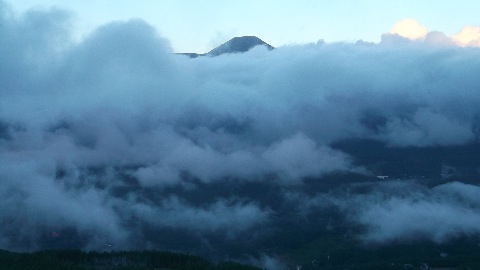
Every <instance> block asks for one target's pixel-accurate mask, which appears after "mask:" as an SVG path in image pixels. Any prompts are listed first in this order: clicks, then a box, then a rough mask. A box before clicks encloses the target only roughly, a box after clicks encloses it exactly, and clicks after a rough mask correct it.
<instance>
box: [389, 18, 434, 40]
mask: <svg viewBox="0 0 480 270" xmlns="http://www.w3.org/2000/svg"><path fill="white" fill-rule="evenodd" d="M390 33H391V34H397V35H400V36H402V37H405V38H408V39H412V40H416V39H423V38H425V36H426V35H427V33H428V29H427V28H426V27H425V26H423V25H420V24H419V23H418V22H417V21H416V20H415V19H412V18H408V19H404V20H401V21H398V22H397V23H395V24H394V25H393V26H392V29H390Z"/></svg>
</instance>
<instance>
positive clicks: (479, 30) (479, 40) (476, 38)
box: [452, 26, 480, 47]
mask: <svg viewBox="0 0 480 270" xmlns="http://www.w3.org/2000/svg"><path fill="white" fill-rule="evenodd" d="M452 40H453V41H454V42H455V43H457V44H458V45H460V46H464V47H480V27H479V26H465V27H463V28H462V30H460V31H459V32H458V33H456V34H454V35H453V36H452Z"/></svg>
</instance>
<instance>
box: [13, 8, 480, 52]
mask: <svg viewBox="0 0 480 270" xmlns="http://www.w3.org/2000/svg"><path fill="white" fill-rule="evenodd" d="M8 3H9V4H10V5H12V6H13V7H14V8H15V10H16V11H18V12H22V11H25V10H27V9H29V8H37V9H38V8H43V9H45V8H47V9H48V8H51V7H56V8H62V9H66V10H69V11H71V12H73V13H74V14H75V18H74V19H73V20H72V21H73V24H74V26H75V27H74V32H75V33H74V34H75V35H76V36H77V38H79V39H81V38H82V37H84V36H85V35H87V34H88V33H90V32H91V31H93V30H94V29H95V28H96V27H98V26H99V25H102V24H105V23H108V22H111V21H115V20H129V19H132V18H140V19H143V20H145V21H146V22H147V23H148V24H150V25H152V26H153V27H154V28H155V29H156V31H157V32H158V34H159V35H161V36H163V37H165V38H167V39H168V40H169V41H170V43H171V46H172V47H173V50H174V51H175V52H196V53H205V52H208V51H209V50H211V49H212V48H214V47H216V46H218V45H220V44H222V43H223V42H225V41H227V40H229V39H230V38H233V37H235V36H244V35H254V36H258V37H260V38H261V39H263V40H264V41H265V42H267V43H269V44H271V45H273V46H274V47H278V46H283V45H288V44H304V43H311V42H317V41H318V40H320V39H324V40H325V41H327V42H339V41H347V42H355V41H357V40H360V39H361V40H364V41H371V42H379V41H380V38H381V35H382V34H383V33H386V32H389V31H390V29H391V28H392V26H393V25H394V24H395V23H396V22H398V21H400V20H403V19H407V18H413V19H415V20H417V22H419V23H420V24H421V25H423V26H425V27H426V28H427V29H428V30H429V31H441V32H443V33H445V35H447V36H452V35H454V34H455V33H457V32H459V31H460V30H461V29H462V28H463V27H465V26H479V25H480V18H479V17H478V13H477V12H476V11H477V10H480V2H479V1H475V0H459V1H455V3H453V2H452V1H448V0H439V1H430V0H418V1H414V0H405V1H378V0H358V1H356V0H339V1H315V0H300V1H273V0H265V1H253V0H243V1H216V0H207V1H186V0H180V1H174V0H165V1H155V0H144V1H141V2H134V1H129V0H102V1H82V0H70V1H61V0H15V1H8Z"/></svg>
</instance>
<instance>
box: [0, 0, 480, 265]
mask: <svg viewBox="0 0 480 270" xmlns="http://www.w3.org/2000/svg"><path fill="white" fill-rule="evenodd" d="M175 2H177V1H175ZM437 2H438V1H435V3H437ZM8 3H9V4H12V5H13V6H16V5H20V4H13V1H10V2H5V1H2V0H0V37H1V39H2V41H1V42H0V97H1V98H0V205H1V206H2V207H0V228H1V229H0V249H8V250H22V251H24V250H37V249H41V248H81V249H85V250H92V249H96V250H103V249H102V248H104V247H105V244H106V243H112V244H114V246H115V248H117V249H120V250H124V249H167V248H170V249H176V250H184V251H192V250H193V251H202V252H203V251H205V252H207V251H208V252H211V254H212V253H218V250H224V249H223V248H224V247H231V245H237V244H238V245H240V248H239V249H240V250H242V248H243V250H244V251H251V250H252V248H251V247H252V245H253V244H256V245H257V246H258V247H261V246H262V245H263V244H262V243H264V242H262V241H263V240H265V239H267V240H268V239H269V238H268V237H271V236H272V235H274V236H276V235H275V234H276V233H277V232H278V231H281V229H282V228H283V227H282V224H283V226H285V223H281V222H279V221H278V216H282V214H285V213H295V214H294V215H292V220H290V221H292V223H288V222H287V223H286V224H287V225H288V224H300V223H296V222H297V221H298V220H305V219H304V218H305V217H306V216H309V215H311V216H314V217H315V219H313V223H308V224H309V225H311V226H305V227H302V228H307V227H309V228H320V229H322V230H327V231H328V230H329V228H331V227H334V228H337V227H338V228H342V226H343V225H342V224H345V222H339V223H336V221H335V220H329V219H328V217H324V216H322V215H323V214H324V213H325V212H329V211H326V210H325V207H326V206H328V207H332V208H334V209H335V211H338V216H341V217H342V218H343V219H344V220H343V221H345V220H347V221H348V222H349V223H348V224H350V225H351V226H354V227H355V226H362V228H364V230H363V229H362V230H360V231H357V230H353V231H352V232H357V233H358V235H355V237H358V238H359V239H363V240H364V241H366V242H367V243H370V242H381V243H383V242H391V241H397V240H402V239H410V238H418V237H419V238H425V239H429V240H432V241H435V242H442V241H447V240H449V239H451V238H454V237H458V236H472V235H475V236H478V235H480V200H479V198H480V195H479V194H480V188H479V186H478V181H477V182H475V183H471V182H468V181H463V182H462V180H463V179H456V181H453V180H452V179H450V178H442V179H441V183H438V184H437V185H435V186H433V185H430V184H428V185H423V184H421V183H420V182H418V181H416V180H418V179H409V181H387V182H385V183H383V182H381V183H379V182H375V181H373V182H368V183H363V182H362V183H354V184H355V185H353V184H352V185H351V186H348V188H344V187H345V186H344V185H340V186H339V188H338V190H337V192H333V193H331V192H329V191H326V192H309V188H310V185H309V184H310V183H311V182H308V180H312V179H313V180H314V181H318V183H319V185H320V186H321V184H322V182H321V181H325V180H329V179H330V180H331V178H329V177H332V175H333V176H335V175H338V174H336V173H338V172H341V173H345V175H356V176H357V177H359V179H365V178H366V177H367V178H368V177H372V176H373V177H374V176H375V174H374V173H375V172H373V171H370V169H369V168H365V167H362V166H361V165H359V164H357V163H356V162H355V158H356V157H355V156H354V155H353V154H349V153H348V152H347V151H344V150H342V149H341V148H339V147H338V144H339V143H341V142H345V141H369V142H372V141H373V142H376V143H378V144H380V145H382V146H384V147H385V148H387V149H395V150H396V151H399V152H402V151H403V150H406V151H409V150H411V149H417V150H419V149H420V150H422V149H443V150H445V149H446V150H448V149H457V148H455V147H459V149H463V150H465V149H470V148H468V147H470V146H475V147H476V148H475V147H473V148H472V149H473V150H472V151H473V152H474V153H473V154H472V157H478V156H479V154H478V149H479V148H478V145H479V141H480V108H479V106H478V104H480V95H479V94H478V89H479V85H480V78H479V76H478V71H479V70H480V53H479V50H480V48H478V45H479V44H480V36H478V32H477V30H478V25H479V24H478V22H475V21H469V20H467V18H468V14H469V12H472V10H478V9H475V8H474V7H473V5H472V6H469V7H468V8H466V7H464V8H463V9H462V10H464V12H465V16H464V17H462V16H458V18H459V19H458V20H453V19H452V20H449V19H448V18H450V17H449V16H454V15H455V16H454V17H455V18H457V15H458V12H459V11H455V8H456V7H452V8H451V9H450V10H449V12H445V13H444V15H443V20H440V19H439V20H438V21H436V20H435V19H434V18H436V17H428V18H430V20H428V19H427V17H425V18H422V17H421V16H420V15H421V14H413V13H410V12H407V11H403V12H404V13H405V14H403V13H402V14H401V15H399V16H398V18H396V17H395V16H392V15H391V14H390V13H389V12H392V11H391V10H389V9H387V6H385V7H383V8H382V9H383V13H385V14H390V15H388V16H387V15H382V17H383V16H386V17H385V18H388V19H383V20H381V22H382V24H377V23H374V22H373V20H374V19H372V21H371V23H372V24H373V25H375V27H379V29H378V30H374V32H375V33H374V34H375V36H376V37H377V38H378V36H380V39H379V40H378V41H377V42H375V43H368V42H355V39H357V36H354V35H357V34H348V35H347V34H346V33H347V32H348V33H360V34H358V37H360V36H363V35H364V33H363V31H362V30H358V29H363V28H362V27H365V29H369V31H370V29H371V28H369V27H367V26H365V25H364V26H362V27H360V26H359V27H358V28H356V29H355V30H353V29H351V27H352V26H354V25H355V26H358V25H359V24H358V23H357V24H356V23H355V21H358V20H360V18H358V17H360V15H356V16H357V17H350V22H348V23H347V24H345V25H343V26H342V27H337V26H336V25H335V23H330V24H326V23H324V24H322V23H320V22H319V23H318V25H321V24H322V25H326V26H328V29H330V30H332V29H335V30H336V31H337V32H340V33H342V35H345V36H332V37H331V39H332V40H344V39H348V40H351V41H350V42H342V43H339V42H338V43H336V42H316V41H315V39H317V38H327V39H329V38H328V35H327V34H325V33H328V31H327V30H325V31H321V30H319V28H318V26H316V27H315V28H314V27H312V28H309V29H317V30H315V31H316V32H315V34H311V35H312V36H315V39H312V40H313V41H315V42H313V43H308V42H309V41H310V40H305V42H306V44H296V45H294V44H291V45H289V46H279V45H282V44H287V43H289V42H290V41H289V40H295V42H297V37H296V36H295V35H294V33H295V32H296V30H295V29H294V28H295V27H293V26H284V27H285V29H284V30H285V32H286V33H283V32H282V33H274V31H272V33H273V34H272V38H271V39H272V40H274V38H275V37H278V39H279V40H281V39H282V38H285V40H284V41H278V43H277V44H275V43H274V42H272V43H273V45H277V46H279V47H278V48H276V49H275V50H268V49H266V48H265V47H262V46H258V47H255V48H253V49H252V50H250V51H248V52H246V53H243V54H227V55H220V56H218V57H209V56H206V57H198V58H194V59H191V58H189V57H187V56H185V55H177V54H173V53H172V50H173V51H176V50H179V49H177V46H180V45H176V44H177V43H176V42H180V41H175V40H176V38H177V36H176V35H173V34H169V32H168V30H169V29H175V30H176V31H178V33H176V34H178V35H179V36H183V33H180V31H179V30H178V29H179V28H176V27H174V26H175V23H173V22H176V20H177V19H176V17H175V16H173V12H166V11H165V16H167V18H168V20H167V19H165V21H164V22H165V23H164V24H169V26H168V27H167V26H164V25H163V26H162V24H161V23H159V25H157V22H155V21H154V20H153V19H152V20H150V19H149V18H148V17H147V16H146V15H145V16H146V17H145V18H144V20H122V21H114V22H109V21H110V19H105V18H106V17H103V16H106V15H101V14H111V13H106V11H101V10H102V7H100V6H99V7H98V9H99V11H98V12H99V13H98V14H99V15H98V16H99V17H95V16H93V18H97V19H98V18H100V19H98V20H105V21H104V22H103V21H102V22H99V21H95V23H93V22H91V26H90V27H91V30H89V32H88V33H85V36H84V37H82V38H81V39H78V37H76V33H77V31H78V28H76V26H75V24H74V25H72V24H71V23H70V22H71V21H72V20H73V21H75V20H79V21H82V22H88V19H85V18H86V17H84V16H85V15H81V14H85V13H82V12H85V11H82V9H81V8H79V7H78V8H72V9H74V10H76V12H77V13H78V14H77V15H74V14H72V13H69V12H65V11H62V10H58V9H36V10H34V11H29V12H24V13H23V12H22V13H16V14H15V13H14V14H13V15H12V10H11V9H9V8H8V7H7V4H8ZM15 3H17V2H16V1H15ZM18 3H20V1H19V2H18ZM71 3H75V2H71ZM102 3H107V2H102ZM115 3H116V4H115V5H113V4H112V5H106V4H105V6H103V10H107V9H108V10H110V9H109V8H111V7H112V6H113V7H116V8H118V9H123V8H126V7H123V6H122V4H121V2H118V3H120V4H118V3H117V1H116V2H115ZM152 3H153V2H152ZM166 3H171V5H173V3H174V2H166ZM361 3H367V2H361ZM402 3H404V2H402ZM441 3H442V2H441ZM456 3H457V2H456ZM33 5H34V4H33ZM198 5H199V7H198V9H195V8H193V7H192V9H190V11H188V9H187V11H185V12H193V11H195V13H200V14H207V13H208V12H207V11H206V10H203V9H204V8H205V7H200V4H198ZM245 5H246V4H245ZM365 6H367V4H365ZM416 7H418V5H417V6H416ZM67 8H68V7H67ZM171 8H172V9H174V8H173V7H171ZM222 8H223V7H222ZM224 8H225V9H233V8H232V7H224ZM350 8H352V7H350ZM391 8H392V7H391ZM439 8H440V6H435V7H430V9H427V8H425V10H431V9H433V10H435V9H439ZM443 8H446V6H445V7H443ZM178 9H180V8H178ZM252 9H253V7H252ZM276 9H280V7H276ZM284 9H285V12H286V11H287V10H288V11H293V10H296V9H298V7H297V8H292V9H287V8H285V7H284ZM318 9H320V8H318ZM366 9H367V7H363V9H360V10H366ZM133 10H135V9H133ZM202 10H203V12H202ZM322 10H323V9H322ZM331 10H342V6H341V5H339V6H335V7H331ZM353 10H355V9H354V8H352V12H353ZM400 10H402V9H401V8H400ZM415 10H416V11H417V12H420V11H419V10H420V8H417V9H415ZM437 11H438V10H437ZM109 12H111V11H109ZM118 12H120V14H121V10H119V11H118ZM123 12H125V11H123ZM138 12H140V11H138ZM232 12H233V11H232ZM309 12H311V13H310V14H311V16H312V17H313V14H314V13H313V11H309ZM399 12H400V11H399ZM429 12H432V14H436V13H435V12H433V11H429ZM130 13H133V11H129V12H127V14H128V15H125V17H127V18H130V17H132V16H133V15H136V14H133V15H130ZM332 13H335V12H333V11H332ZM379 13H382V12H379ZM406 13H409V14H406ZM139 14H140V13H139ZM175 14H176V13H175ZM325 14H326V15H328V14H329V13H328V12H325ZM404 15H405V16H404ZM111 16H112V18H115V16H117V18H122V19H123V17H121V16H119V15H115V16H114V15H111ZM138 16H140V15H138ZM168 16H170V17H168ZM219 16H220V15H219ZM237 16H238V15H237ZM328 16H333V15H328ZM425 16H426V15H425ZM436 16H440V15H439V14H437V15H436ZM187 17H188V18H189V19H188V21H187V22H185V21H183V22H182V21H177V22H178V24H179V25H182V26H183V27H184V29H190V28H189V26H190V27H191V26H192V25H202V27H205V28H210V27H207V26H209V25H208V24H212V22H213V21H212V22H208V20H213V16H210V17H212V18H209V19H207V22H208V23H207V22H205V23H204V22H203V20H202V19H201V17H200V16H191V17H189V16H187ZM266 17H268V16H266ZM308 17H309V16H307V15H304V16H303V18H305V19H306V18H308ZM318 17H320V18H321V17H322V16H318ZM409 17H412V18H415V19H416V20H414V19H406V20H405V18H409ZM194 18H196V19H194ZM315 18H317V17H316V16H315ZM462 18H464V19H462ZM237 19H238V18H237ZM334 19H335V20H339V19H338V16H337V17H334ZM460 19H461V20H462V21H461V22H459V20H460ZM218 20H219V21H223V20H225V18H219V19H218ZM271 20H272V21H271V24H269V25H275V23H274V22H275V20H274V19H271ZM277 20H279V21H285V19H284V18H282V19H277ZM379 20H380V19H379ZM463 20H465V21H463ZM264 21H266V18H265V20H264ZM298 21H300V20H298ZM332 21H334V20H333V19H332ZM167 22H168V23H167ZM181 22H182V23H183V24H182V23H181ZM194 22H196V23H194ZM440 22H442V24H440ZM445 22H448V23H449V24H451V25H453V24H456V23H458V25H454V26H452V27H453V28H452V29H450V28H448V26H447V25H444V24H443V23H445ZM437 23H438V25H437ZM224 24H227V23H224ZM257 24H259V23H257ZM264 24H267V23H266V22H264ZM469 24H473V26H472V27H469V28H464V26H465V25H469ZM215 25H217V24H215ZM315 25H317V24H315ZM360 25H362V24H361V23H360ZM475 25H476V26H475ZM289 27H293V28H289ZM437 27H438V28H442V29H441V30H442V31H445V32H443V33H441V32H435V31H434V30H433V29H437ZM180 29H182V28H180ZM219 29H220V30H219ZM228 29H229V28H228V27H226V28H217V29H216V30H213V31H217V30H218V31H223V32H222V35H223V34H225V35H226V33H227V32H228V31H229V30H228ZM346 29H350V30H349V31H346ZM372 29H373V28H372ZM460 29H464V30H465V32H463V34H462V35H461V36H455V33H456V32H458V31H459V30H460ZM191 31H192V32H195V31H193V30H191ZM209 31H210V30H209ZM242 31H243V30H242ZM245 31H246V32H248V31H247V30H245ZM264 31H265V33H267V32H271V31H269V29H265V30H264ZM308 31H312V30H308ZM389 31H391V32H392V33H390V34H384V33H386V32H389ZM333 32H335V31H332V33H333ZM205 33H206V34H199V37H198V40H200V41H198V42H197V43H196V44H198V46H199V47H197V48H200V47H203V46H205V47H208V46H207V45H208V43H209V42H213V41H212V40H215V39H216V38H217V37H216V36H215V32H205ZM290 33H291V34H292V35H291V36H290V35H289V34H290ZM368 33H370V32H368ZM395 33H398V34H395ZM242 34H243V33H242ZM245 34H247V33H245ZM248 34H256V35H259V36H261V37H262V38H263V39H265V40H266V41H270V40H268V38H267V36H263V32H262V33H260V32H259V33H258V34H257V33H248ZM235 35H236V33H235ZM372 35H373V34H372ZM365 36H367V31H365ZM219 37H220V36H218V40H220V38H219ZM179 40H181V39H179ZM222 41H223V40H222ZM222 41H218V42H222ZM282 42H283V43H282ZM462 42H463V43H462ZM202 43H204V44H202ZM212 44H213V43H212ZM459 45H460V46H459ZM172 46H173V48H172ZM195 46H197V45H195ZM195 46H193V47H192V48H194V47H195ZM188 50H190V48H188ZM442 147H443V148H442ZM462 147H463V148H462ZM476 149H477V150H476ZM420 150H419V151H420ZM392 151H393V150H392ZM475 151H476V152H475ZM459 152H461V151H459ZM465 159H466V158H465ZM447 162H448V160H447V161H445V164H441V165H439V168H438V175H440V173H441V168H440V167H441V166H444V167H446V168H451V169H452V170H453V171H455V170H458V171H462V167H460V168H457V167H458V166H461V165H462V164H460V165H458V164H450V163H447ZM452 162H454V161H452ZM471 166H472V168H471V169H472V171H471V172H472V174H475V173H478V167H475V166H477V165H475V164H474V165H471ZM373 169H375V168H373ZM439 177H440V176H439ZM410 180H411V181H410ZM315 183H317V182H315ZM252 186H253V187H252ZM362 186H363V187H364V188H362ZM245 190H246V191H251V192H245ZM259 190H260V191H261V192H259ZM355 190H359V191H358V192H355ZM365 190H366V191H371V192H364V191H365ZM268 192H270V193H268ZM264 195H265V196H267V195H269V196H270V197H269V198H270V199H271V201H267V202H266V201H265V200H264V198H265V196H264ZM281 207H285V208H281ZM288 216H290V215H288ZM415 218H418V220H421V221H422V222H412V220H413V219H415ZM306 220H307V221H308V219H306ZM301 224H303V223H301ZM302 226H303V225H302ZM317 233H318V231H317ZM186 239H187V240H186ZM271 239H273V238H271ZM180 240H181V241H180ZM267 242H268V241H267ZM176 245H177V246H176ZM178 245H181V246H178ZM242 245H243V246H242ZM188 248H190V250H186V249H188ZM225 250H226V249H225ZM265 252H266V251H265ZM267 255H269V256H272V257H275V255H276V254H274V253H268V254H267Z"/></svg>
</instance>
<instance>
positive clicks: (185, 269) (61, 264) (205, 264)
mask: <svg viewBox="0 0 480 270" xmlns="http://www.w3.org/2000/svg"><path fill="white" fill-rule="evenodd" d="M0 269H2V270H19V269H28V270H35V269H50V270H55V269H62V270H81V269H122V270H127V269H137V270H138V269H163V270H166V269H181V270H189V269H196V270H216V269H225V270H255V269H256V270H258V269H259V268H257V267H254V266H250V265H245V264H240V263H236V262H222V263H218V264H214V263H212V262H210V261H208V260H206V259H204V258H202V257H198V256H193V255H187V254H181V253H172V252H159V251H118V252H102V253H99V252H83V251H80V250H48V251H37V252H33V253H15V252H9V251H5V250H0Z"/></svg>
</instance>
